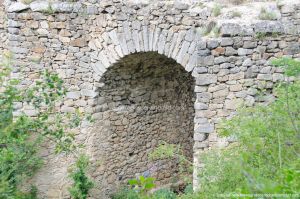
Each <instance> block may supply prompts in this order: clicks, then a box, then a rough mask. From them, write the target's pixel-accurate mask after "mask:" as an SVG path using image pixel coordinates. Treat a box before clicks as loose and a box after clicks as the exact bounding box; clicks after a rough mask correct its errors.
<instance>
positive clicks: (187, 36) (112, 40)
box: [89, 25, 213, 194]
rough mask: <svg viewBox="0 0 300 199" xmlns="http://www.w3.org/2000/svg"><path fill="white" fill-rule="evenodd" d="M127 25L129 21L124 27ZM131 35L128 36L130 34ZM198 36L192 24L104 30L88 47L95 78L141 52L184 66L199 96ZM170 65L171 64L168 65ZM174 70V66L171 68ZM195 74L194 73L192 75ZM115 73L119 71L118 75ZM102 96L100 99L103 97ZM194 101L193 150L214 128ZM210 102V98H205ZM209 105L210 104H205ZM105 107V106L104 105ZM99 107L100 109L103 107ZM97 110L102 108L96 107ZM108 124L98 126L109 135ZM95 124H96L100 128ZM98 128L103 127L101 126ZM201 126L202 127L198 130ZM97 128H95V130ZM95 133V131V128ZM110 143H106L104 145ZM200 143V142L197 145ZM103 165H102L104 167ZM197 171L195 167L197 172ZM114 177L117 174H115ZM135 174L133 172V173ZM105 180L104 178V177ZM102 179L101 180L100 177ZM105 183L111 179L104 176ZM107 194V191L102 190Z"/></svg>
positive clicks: (101, 86) (98, 78) (102, 85)
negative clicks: (177, 28) (174, 28)
mask: <svg viewBox="0 0 300 199" xmlns="http://www.w3.org/2000/svg"><path fill="white" fill-rule="evenodd" d="M123 29H124V30H125V31H126V29H129V27H127V28H126V25H125V26H124V27H123ZM128 35H129V36H128ZM199 39H200V38H198V37H197V35H196V33H195V30H194V29H193V28H191V29H189V30H182V31H179V32H175V33H174V32H173V31H172V29H170V30H161V29H160V28H151V27H149V26H142V30H141V31H134V30H133V31H132V34H128V33H125V32H118V31H117V30H116V29H113V30H111V31H110V32H107V33H106V32H105V33H103V34H102V35H100V36H99V37H98V38H94V39H93V40H91V41H90V42H89V47H90V48H91V49H92V50H93V52H92V53H91V61H92V63H91V67H92V68H93V71H94V73H95V74H94V76H96V78H95V79H96V80H101V79H102V78H103V77H105V74H106V73H108V72H109V70H111V69H112V68H113V67H114V66H115V65H118V64H119V63H120V62H121V61H122V60H124V59H127V58H128V57H130V56H137V57H138V56H142V54H147V53H148V54H149V53H150V54H152V55H154V56H157V57H160V58H164V59H165V60H169V61H170V60H171V61H172V62H173V64H175V63H176V65H178V66H180V67H183V68H182V69H183V71H185V72H186V73H188V74H190V76H191V77H192V78H193V81H194V84H193V90H192V92H193V94H195V98H196V91H194V89H196V88H195V87H194V86H195V83H196V81H197V77H196V75H195V74H194V72H193V69H194V67H195V66H196V64H197V56H198V51H197V45H198V42H199ZM169 69H170V68H169ZM170 70H171V69H170ZM191 74H192V75H191ZM115 76H116V75H115ZM97 85H98V87H97V90H96V91H97V92H96V93H97V94H98V95H99V93H101V90H102V89H103V87H105V83H104V82H97ZM101 100H102V99H100V101H101ZM98 102H99V99H97V97H96V104H97V103H98ZM193 103H195V104H192V106H193V107H192V109H193V111H194V113H193V114H191V115H192V117H193V118H192V129H193V130H192V131H193V135H192V139H194V140H193V141H192V143H190V147H191V151H192V154H193V153H194V152H193V147H194V144H195V141H196V142H202V141H204V140H205V139H206V138H207V133H209V132H210V131H213V126H211V125H209V124H208V120H207V119H205V118H204V119H202V120H199V121H198V119H196V118H194V116H195V114H197V111H201V109H198V108H197V102H196V100H195V99H194V100H193ZM204 103H208V102H204ZM206 106H208V105H206ZM102 108H103V107H102ZM102 108H99V109H102ZM95 109H96V110H99V109H97V108H95ZM94 114H96V115H97V116H96V118H97V117H99V118H103V117H104V116H103V115H101V114H98V113H94ZM107 126H108V125H107V124H105V122H104V123H103V122H102V123H101V125H100V124H99V125H97V127H99V128H101V130H102V131H104V133H103V135H106V136H107V135H109V134H110V133H112V132H111V131H109V130H108V128H107ZM97 127H96V128H97ZM99 128H98V129H97V131H101V130H100V129H99ZM199 128H200V130H199ZM92 131H94V130H92ZM92 134H93V132H92ZM93 136H94V141H95V142H96V140H99V139H100V140H105V138H103V137H102V138H99V137H98V138H97V136H96V135H95V134H94V135H93ZM106 144H107V143H103V145H104V146H105V145H106ZM197 146H199V144H198V145H197ZM192 159H194V161H197V158H196V157H194V156H193V155H192ZM102 169H103V168H102ZM196 175H197V173H196V171H194V176H196ZM114 177H115V176H114ZM131 177H132V176H131ZM101 180H103V179H101ZM101 180H100V181H101ZM104 182H105V183H104V184H107V183H108V182H107V181H106V180H104ZM109 189H110V188H108V190H106V191H107V192H106V194H108V193H109ZM102 193H103V194H104V193H105V191H103V190H102Z"/></svg>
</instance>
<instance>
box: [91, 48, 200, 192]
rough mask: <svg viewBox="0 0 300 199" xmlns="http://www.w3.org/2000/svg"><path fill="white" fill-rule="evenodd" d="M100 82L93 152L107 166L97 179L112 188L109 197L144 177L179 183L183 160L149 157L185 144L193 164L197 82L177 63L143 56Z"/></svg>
mask: <svg viewBox="0 0 300 199" xmlns="http://www.w3.org/2000/svg"><path fill="white" fill-rule="evenodd" d="M100 83H103V85H104V86H103V87H101V89H99V95H98V96H97V98H96V99H97V105H96V107H95V112H96V113H95V115H96V116H97V117H96V118H97V119H96V122H95V124H94V126H95V127H94V129H93V130H92V136H93V143H92V148H93V151H92V152H93V155H94V156H95V158H96V159H97V160H99V159H98V158H100V162H101V164H102V165H101V167H100V168H97V167H96V166H95V167H94V170H95V171H93V172H92V173H93V175H92V176H93V177H94V178H95V179H96V180H97V181H99V182H102V183H103V185H102V186H105V184H109V185H112V186H111V187H108V186H106V189H107V192H108V194H109V193H112V190H115V189H116V188H117V187H118V186H117V185H124V184H126V183H127V181H128V179H131V178H134V177H135V176H137V177H138V176H140V175H145V176H152V177H154V178H156V181H157V184H158V185H165V184H170V183H171V182H178V181H179V178H178V177H179V176H178V171H179V167H178V162H177V160H173V161H163V160H161V161H150V160H149V158H148V155H149V153H150V152H151V151H152V150H153V149H154V148H155V147H157V145H158V144H159V143H162V142H167V143H171V144H180V145H181V147H182V148H183V149H184V152H185V155H186V156H187V157H188V158H189V159H190V161H192V158H193V128H194V123H193V118H194V100H195V97H194V91H193V87H194V78H193V77H192V76H191V75H190V74H189V73H187V72H185V71H184V69H183V68H182V66H180V65H179V64H177V63H176V62H175V61H174V60H172V59H168V58H166V57H164V56H162V55H159V54H157V53H137V54H133V55H129V56H126V57H124V58H123V59H122V60H121V61H120V62H118V63H116V64H115V65H114V66H112V67H111V68H110V69H109V70H108V71H107V72H106V73H105V75H104V76H103V77H102V79H101V80H100ZM100 187H101V186H100ZM98 194H99V195H100V194H104V193H103V190H101V189H99V193H98Z"/></svg>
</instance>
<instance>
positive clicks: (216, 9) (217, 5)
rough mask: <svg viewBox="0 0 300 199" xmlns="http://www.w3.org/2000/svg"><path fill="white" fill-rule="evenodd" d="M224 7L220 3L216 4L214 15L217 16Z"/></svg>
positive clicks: (213, 10)
mask: <svg viewBox="0 0 300 199" xmlns="http://www.w3.org/2000/svg"><path fill="white" fill-rule="evenodd" d="M221 10H222V7H221V6H220V5H219V4H215V5H214V7H213V9H212V14H213V16H214V17H217V16H219V15H220V14H221Z"/></svg>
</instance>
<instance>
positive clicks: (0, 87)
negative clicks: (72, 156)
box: [0, 53, 79, 199]
mask: <svg viewBox="0 0 300 199" xmlns="http://www.w3.org/2000/svg"><path fill="white" fill-rule="evenodd" d="M3 57H4V59H3V60H2V63H1V65H0V198H27V199H29V198H34V197H35V195H36V194H35V193H36V191H34V190H35V188H32V189H31V191H30V192H29V193H25V192H26V189H25V190H24V191H22V190H21V189H20V187H22V185H23V183H24V182H25V181H26V179H27V178H29V177H31V176H33V174H34V173H35V171H36V170H37V169H38V168H39V167H40V166H41V165H42V161H41V159H40V157H39V156H37V149H38V148H39V147H40V143H41V142H42V141H43V140H44V139H47V140H51V141H52V142H53V143H54V144H55V149H56V152H70V151H72V150H73V149H74V148H75V147H76V146H75V144H74V142H73V140H74V136H73V134H71V133H68V131H67V130H69V129H71V128H74V127H76V126H78V125H79V124H78V123H77V124H74V122H73V121H72V120H73V119H74V118H77V117H78V116H76V115H70V116H68V117H67V115H64V114H60V113H57V111H56V109H55V105H56V103H58V102H59V101H61V100H62V99H63V97H64V95H65V89H64V87H63V82H62V80H61V79H59V78H58V76H57V75H56V74H52V73H50V72H49V71H44V72H42V73H41V74H40V79H39V80H38V81H36V82H35V83H34V84H33V85H32V86H30V87H26V89H24V88H22V87H21V85H20V84H19V80H17V79H13V78H10V74H11V71H12V69H11V68H10V66H11V65H12V62H11V59H12V56H11V54H9V53H6V54H4V55H3ZM18 103H22V104H23V105H25V106H28V107H31V108H32V111H33V112H35V113H36V114H35V116H34V117H28V116H27V115H26V114H25V113H23V112H20V114H19V115H18V116H17V117H15V116H14V114H13V113H14V111H15V105H16V104H18Z"/></svg>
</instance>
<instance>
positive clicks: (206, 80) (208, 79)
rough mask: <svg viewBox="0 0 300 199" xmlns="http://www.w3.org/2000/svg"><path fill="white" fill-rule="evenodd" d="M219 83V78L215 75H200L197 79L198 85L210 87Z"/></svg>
mask: <svg viewBox="0 0 300 199" xmlns="http://www.w3.org/2000/svg"><path fill="white" fill-rule="evenodd" d="M216 82H217V77H216V76H215V75H213V74H199V75H198V76H197V77H196V84H197V85H200V86H201V85H209V84H213V83H216Z"/></svg>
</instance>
